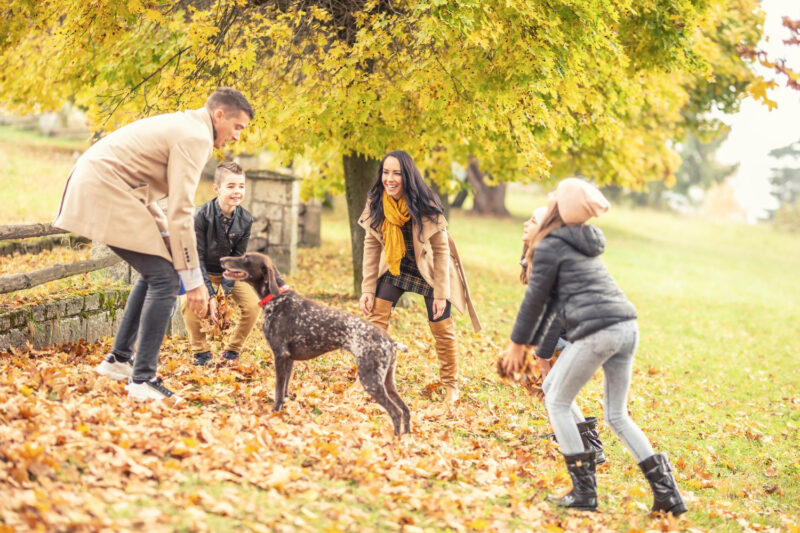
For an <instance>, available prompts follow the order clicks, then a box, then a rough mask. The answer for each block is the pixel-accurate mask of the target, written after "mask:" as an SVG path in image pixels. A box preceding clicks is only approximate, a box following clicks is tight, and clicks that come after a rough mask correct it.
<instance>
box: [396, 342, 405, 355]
mask: <svg viewBox="0 0 800 533" xmlns="http://www.w3.org/2000/svg"><path fill="white" fill-rule="evenodd" d="M394 347H395V348H396V349H397V351H398V352H403V353H407V352H408V346H406V345H405V344H403V343H402V342H397V341H394Z"/></svg>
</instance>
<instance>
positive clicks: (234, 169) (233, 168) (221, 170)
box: [214, 161, 244, 185]
mask: <svg viewBox="0 0 800 533" xmlns="http://www.w3.org/2000/svg"><path fill="white" fill-rule="evenodd" d="M226 172H230V173H231V174H244V170H242V167H240V166H239V164H238V163H234V162H233V161H223V162H222V163H220V164H219V166H217V170H215V171H214V185H219V184H220V183H222V176H223V175H224V174H225V173H226Z"/></svg>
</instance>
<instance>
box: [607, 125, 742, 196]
mask: <svg viewBox="0 0 800 533" xmlns="http://www.w3.org/2000/svg"><path fill="white" fill-rule="evenodd" d="M728 133H729V130H728V129H727V128H724V129H721V131H720V134H718V135H715V136H712V137H711V138H710V139H708V140H704V139H702V138H701V137H700V136H699V135H698V134H696V133H694V132H692V131H690V132H688V133H687V134H686V137H685V138H684V139H683V140H682V141H681V142H680V143H678V144H677V145H676V147H675V149H676V150H677V152H678V154H679V155H680V156H681V165H680V166H679V167H678V170H677V172H675V179H674V181H671V182H669V183H666V182H663V181H653V182H650V183H648V186H647V188H646V189H645V190H643V191H640V192H631V193H630V197H631V199H632V200H633V201H634V203H636V204H638V205H648V206H652V207H666V206H667V205H668V204H670V199H671V198H672V199H674V197H675V196H678V197H681V198H682V199H683V200H682V202H685V203H686V204H693V203H696V201H695V199H694V198H695V197H693V195H692V194H691V193H692V190H693V189H696V190H700V191H706V190H708V188H709V187H711V186H712V185H714V184H716V183H721V182H723V181H725V179H726V178H727V177H729V176H730V175H731V174H733V173H734V172H736V169H737V168H738V167H739V164H738V163H737V164H734V165H724V164H722V163H720V162H719V161H718V160H717V158H716V153H717V150H718V149H719V147H720V146H721V145H722V143H723V142H725V139H727V137H728ZM612 194H614V193H612ZM617 195H619V193H617Z"/></svg>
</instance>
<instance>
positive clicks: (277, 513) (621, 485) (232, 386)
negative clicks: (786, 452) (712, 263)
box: [0, 246, 794, 532]
mask: <svg viewBox="0 0 800 533" xmlns="http://www.w3.org/2000/svg"><path fill="white" fill-rule="evenodd" d="M321 272H325V273H326V275H325V276H321V275H320V273H321ZM290 282H291V284H292V286H293V287H295V288H296V289H297V290H298V291H299V292H300V293H301V294H304V295H306V296H308V297H311V298H314V299H317V300H320V301H322V302H325V303H327V304H329V305H334V306H336V307H338V308H341V309H344V310H345V311H348V312H351V313H353V314H357V313H358V312H359V311H358V303H357V300H356V299H355V298H352V297H351V296H349V290H350V284H351V279H350V277H349V270H348V269H347V261H346V257H345V256H344V252H343V251H342V250H341V249H337V248H336V247H332V246H327V247H323V248H322V249H320V250H314V251H306V252H304V254H303V255H302V256H301V269H300V273H298V274H296V275H294V276H291V277H290ZM427 328H428V324H427V320H426V316H425V312H424V307H423V305H422V304H421V303H420V302H416V303H415V304H414V306H412V307H411V308H407V309H396V310H395V311H394V314H393V318H392V322H391V325H390V333H391V334H392V335H393V336H394V337H395V338H396V339H398V340H399V341H401V342H403V343H405V344H407V345H408V346H409V347H411V349H410V351H409V352H408V353H401V354H399V360H398V369H397V384H398V389H399V392H400V394H401V396H402V397H403V398H404V399H405V401H406V402H407V404H408V405H409V407H410V409H411V412H412V431H413V432H412V433H411V434H410V435H405V436H403V437H402V438H400V439H397V438H395V437H394V436H393V434H392V431H391V422H390V419H389V417H388V415H387V414H386V413H385V411H384V410H383V409H382V408H381V407H380V406H378V405H377V404H376V403H375V402H374V401H372V399H371V398H370V397H369V396H368V395H367V394H366V392H364V390H363V388H362V387H361V386H360V384H359V383H358V378H357V372H356V371H355V368H354V361H353V358H352V356H351V355H350V354H347V353H344V352H340V351H336V352H332V353H329V354H327V355H325V356H323V357H320V358H318V359H315V360H312V361H309V362H298V363H296V364H295V366H294V375H293V377H292V381H291V385H290V394H289V398H288V401H287V406H286V411H285V412H283V413H278V414H276V413H273V412H272V398H273V391H274V385H275V380H274V371H273V368H272V357H271V353H270V352H269V348H268V346H267V345H266V342H265V341H264V339H263V336H262V335H261V332H260V330H257V331H254V332H253V334H252V335H251V336H250V338H249V339H248V341H247V343H246V344H245V348H244V350H243V352H242V356H241V357H240V359H239V360H238V361H236V362H233V363H225V364H217V365H211V366H208V367H195V366H193V365H192V354H191V350H190V348H189V346H188V343H187V341H186V340H185V339H182V338H168V339H167V340H166V341H165V344H164V347H163V350H162V355H161V359H160V363H159V373H160V375H161V376H162V377H163V378H165V384H166V385H167V386H168V387H170V388H171V389H173V390H174V391H175V392H176V393H178V394H179V395H180V396H182V397H183V398H184V399H185V400H186V401H184V402H181V403H179V404H177V405H174V404H171V403H168V402H165V403H164V404H163V405H157V404H148V403H146V404H142V403H137V402H135V401H133V400H131V399H129V398H128V397H127V395H126V393H125V390H124V384H123V383H121V382H116V381H113V380H110V379H108V378H105V377H101V376H98V375H97V374H95V373H94V371H93V367H94V366H96V365H97V364H99V363H100V361H101V360H102V359H103V357H104V355H105V354H106V353H107V352H108V350H109V346H108V344H106V343H96V344H86V343H75V344H62V345H59V346H55V347H50V348H46V349H40V350H36V349H27V350H17V351H13V352H12V353H9V354H2V355H0V493H2V495H3V497H2V499H0V531H2V530H4V529H5V530H8V529H11V530H14V531H28V530H56V531H66V530H70V531H71V530H100V529H111V530H146V531H171V530H176V529H178V530H189V531H210V530H214V531H217V530H253V531H298V530H299V531H306V530H318V531H330V532H335V531H372V530H398V531H408V532H416V531H426V530H434V529H435V530H453V531H484V530H487V531H507V530H514V529H516V530H527V531H616V530H620V529H631V530H634V531H656V530H661V531H668V530H673V529H677V528H693V527H694V528H697V529H703V528H702V526H699V527H698V526H696V525H694V524H692V522H691V520H689V519H688V518H686V517H684V518H681V519H680V520H677V521H676V520H675V519H672V518H670V517H648V516H647V509H648V508H649V505H650V494H649V489H648V488H647V485H646V482H645V481H644V479H643V478H642V477H641V475H640V474H639V473H638V469H637V468H636V466H635V464H634V463H633V462H632V460H631V459H630V457H629V456H627V454H625V455H623V454H622V453H613V452H611V453H610V456H609V459H610V461H609V463H607V464H606V465H604V466H603V467H602V468H601V469H600V470H599V473H598V485H599V486H600V490H601V510H602V511H603V512H601V513H581V512H576V511H564V510H560V509H557V508H555V507H553V506H551V505H550V504H548V503H546V502H545V501H544V497H545V495H546V494H549V493H561V492H563V491H565V490H566V489H567V488H568V486H569V479H568V477H567V475H566V472H565V470H564V468H563V462H562V460H561V456H560V454H559V452H558V447H557V444H556V443H554V442H552V441H551V440H550V439H541V438H536V437H537V434H538V435H541V434H545V433H547V432H548V431H549V426H548V423H547V421H546V419H545V417H544V413H543V410H542V408H541V406H539V405H537V403H536V402H532V401H531V398H530V397H529V396H527V395H526V394H524V393H520V392H519V391H515V390H513V389H512V388H509V387H508V386H507V385H504V384H503V383H502V382H501V381H500V378H499V377H497V376H496V375H495V373H494V369H493V368H490V367H491V362H492V361H493V360H494V359H495V358H496V357H497V355H499V347H498V345H497V341H496V339H495V340H492V337H491V336H489V335H477V334H473V333H471V331H469V330H468V329H467V326H465V324H464V321H461V322H460V325H459V332H460V335H459V338H460V353H461V354H462V356H461V359H460V360H459V364H460V372H461V375H462V378H461V379H462V390H461V400H460V401H459V402H458V403H457V404H456V406H455V408H454V409H452V410H450V409H447V408H446V407H445V405H444V404H443V403H442V402H441V401H440V400H439V397H440V396H439V394H437V393H436V391H437V390H438V387H439V385H438V383H437V379H436V376H437V375H438V374H437V362H436V354H435V350H434V349H433V347H432V340H433V339H432V336H431V335H430V333H429V332H428V329H427ZM655 377H656V378H659V379H662V376H660V375H659V376H655ZM581 401H582V402H586V403H589V402H590V401H591V402H593V401H597V398H596V397H593V396H592V395H591V394H587V398H583V399H582V400H581ZM752 430H755V427H753V428H752ZM601 434H602V435H603V436H604V438H605V437H606V436H608V438H609V439H610V438H611V436H610V431H609V430H608V428H606V427H604V428H602V429H601ZM698 450H699V451H698V453H705V454H709V453H710V452H704V451H703V450H702V449H701V447H699V446H698ZM709 461H711V458H710V457H709V459H708V461H705V460H704V461H702V462H700V461H695V460H694V459H693V460H692V461H691V462H689V461H683V460H679V461H678V460H676V462H675V467H676V473H677V475H678V476H679V479H680V480H681V482H682V483H685V482H686V480H687V479H697V480H698V482H700V483H705V482H706V481H716V480H714V479H705V478H704V476H706V475H707V472H708V466H707V465H708V462H709ZM612 469H613V470H612ZM612 471H613V472H615V474H614V475H615V476H617V477H616V478H612V474H611V472H612ZM774 472H779V470H778V468H777V467H776V468H775V469H774ZM771 473H772V471H770V474H771ZM620 479H621V480H623V481H619V480H620ZM775 479H776V478H775V477H768V478H765V481H766V480H768V482H769V484H770V486H772V485H775ZM696 490H703V489H702V487H699V488H698V489H696ZM766 490H768V491H769V490H772V489H771V488H768V489H766ZM774 492H775V491H774V490H773V493H774ZM686 496H687V499H690V500H689V501H690V502H692V503H691V505H697V503H696V501H697V500H696V498H695V497H694V496H693V495H692V492H691V491H690V490H688V491H687V492H686ZM714 509H716V511H715V512H717V513H718V515H717V516H719V517H720V520H725V521H737V520H744V521H745V523H746V524H748V525H747V527H750V526H758V524H751V523H749V522H747V520H745V518H744V517H743V516H742V515H741V514H739V513H737V512H736V511H735V510H733V509H731V507H730V502H727V501H721V502H719V503H717V504H714ZM793 524H794V522H793V521H790V520H789V518H787V519H786V523H785V526H786V527H787V528H791V527H794V526H793ZM742 527H744V526H742ZM760 529H768V528H760Z"/></svg>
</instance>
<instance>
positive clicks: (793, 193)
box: [769, 141, 800, 230]
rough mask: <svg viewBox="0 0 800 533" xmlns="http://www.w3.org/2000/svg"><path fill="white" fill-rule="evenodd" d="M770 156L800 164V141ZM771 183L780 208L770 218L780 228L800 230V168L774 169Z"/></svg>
mask: <svg viewBox="0 0 800 533" xmlns="http://www.w3.org/2000/svg"><path fill="white" fill-rule="evenodd" d="M769 155H770V156H771V157H774V158H775V159H791V160H793V161H794V162H796V163H800V141H797V142H793V143H791V144H788V145H786V146H783V147H781V148H776V149H775V150H772V151H771V152H770V153H769ZM769 182H770V184H771V185H772V195H773V196H774V197H775V199H776V200H777V201H778V207H777V208H776V209H775V210H773V211H771V212H770V217H771V218H772V220H773V221H774V223H775V224H776V225H778V226H781V227H784V228H786V229H791V230H800V167H790V166H783V167H779V168H773V169H772V175H771V176H770V178H769Z"/></svg>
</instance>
